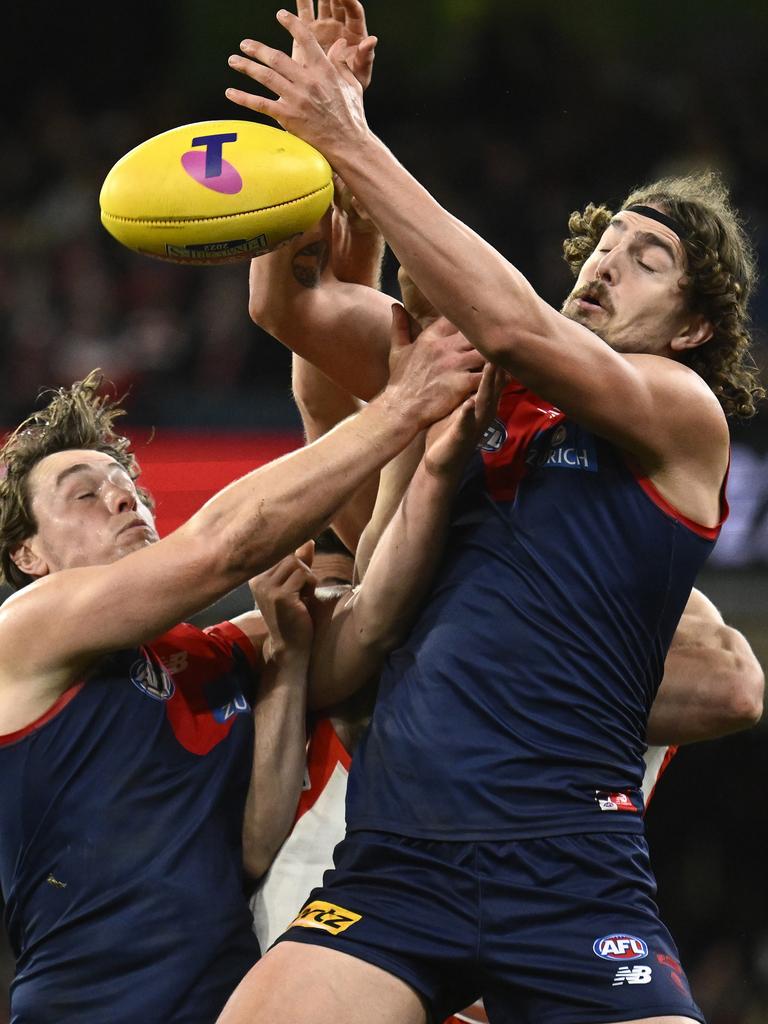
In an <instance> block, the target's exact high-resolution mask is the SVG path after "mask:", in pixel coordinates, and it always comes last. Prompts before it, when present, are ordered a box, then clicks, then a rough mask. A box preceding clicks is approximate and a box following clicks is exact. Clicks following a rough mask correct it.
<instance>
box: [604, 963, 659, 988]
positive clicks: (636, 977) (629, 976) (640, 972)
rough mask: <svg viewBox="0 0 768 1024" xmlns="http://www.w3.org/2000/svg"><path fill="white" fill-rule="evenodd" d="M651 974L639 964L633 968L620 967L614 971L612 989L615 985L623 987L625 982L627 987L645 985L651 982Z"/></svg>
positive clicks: (650, 971) (647, 968) (649, 969)
mask: <svg viewBox="0 0 768 1024" xmlns="http://www.w3.org/2000/svg"><path fill="white" fill-rule="evenodd" d="M652 973H653V972H652V970H651V968H650V967H643V966H641V965H640V964H637V965H636V966H635V967H620V968H619V969H618V971H616V976H615V978H614V979H613V984H614V987H615V986H616V985H623V984H624V983H625V982H626V984H627V985H647V984H648V983H649V981H650V980H651V974H652Z"/></svg>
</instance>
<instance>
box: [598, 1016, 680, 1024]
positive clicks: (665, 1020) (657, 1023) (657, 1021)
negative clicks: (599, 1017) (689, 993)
mask: <svg viewBox="0 0 768 1024" xmlns="http://www.w3.org/2000/svg"><path fill="white" fill-rule="evenodd" d="M613 1024H699V1022H698V1021H697V1020H694V1019H693V1017H638V1019H637V1020H622V1021H614V1022H613Z"/></svg>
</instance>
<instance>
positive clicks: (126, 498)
mask: <svg viewBox="0 0 768 1024" xmlns="http://www.w3.org/2000/svg"><path fill="white" fill-rule="evenodd" d="M106 500H107V506H108V508H109V510H110V512H112V513H119V512H131V511H133V509H135V508H136V495H135V494H134V493H133V491H131V490H129V489H128V488H126V487H119V486H117V485H113V486H112V487H111V488H110V489H109V491H108V492H107V495H106Z"/></svg>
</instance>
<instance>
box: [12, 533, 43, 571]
mask: <svg viewBox="0 0 768 1024" xmlns="http://www.w3.org/2000/svg"><path fill="white" fill-rule="evenodd" d="M36 547H37V545H36V544H35V543H34V538H33V537H29V538H27V540H25V541H22V542H21V544H19V546H18V547H17V548H15V549H14V550H13V551H12V552H11V561H12V562H13V564H14V565H15V566H16V568H17V569H20V570H21V572H23V573H25V574H26V575H27V576H34V577H35V578H36V579H40V578H41V577H43V576H47V575H48V574H49V572H50V571H51V569H50V566H49V565H48V563H47V561H46V560H45V559H44V558H43V557H42V555H41V554H40V553H39V552H38V551H37V550H36Z"/></svg>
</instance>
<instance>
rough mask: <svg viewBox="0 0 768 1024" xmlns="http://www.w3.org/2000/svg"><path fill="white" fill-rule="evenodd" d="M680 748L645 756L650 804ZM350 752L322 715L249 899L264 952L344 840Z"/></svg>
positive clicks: (475, 1016)
mask: <svg viewBox="0 0 768 1024" xmlns="http://www.w3.org/2000/svg"><path fill="white" fill-rule="evenodd" d="M676 751H677V748H676V747H649V748H648V750H647V751H646V754H645V775H644V777H643V784H642V790H643V797H644V798H645V806H646V807H647V806H648V804H649V802H650V800H651V797H652V796H653V791H654V789H655V788H656V784H657V782H658V781H659V779H660V778H661V775H662V773H663V772H664V770H665V769H666V767H667V765H668V764H669V762H670V761H671V760H672V757H673V756H674V755H675V753H676ZM350 763H351V758H350V755H349V754H348V753H347V751H346V750H345V749H344V747H343V746H342V743H341V740H340V739H339V737H338V736H337V735H336V732H335V730H334V728H333V725H332V724H331V721H330V719H328V718H321V719H320V720H319V721H318V722H317V724H316V725H315V727H314V729H313V730H312V735H311V737H310V740H309V745H308V747H307V767H306V771H305V773H304V788H303V791H302V794H301V798H300V799H299V806H298V809H297V812H296V822H295V824H294V826H293V830H292V831H291V833H290V835H289V836H288V838H287V839H286V840H285V842H284V843H283V845H282V846H281V847H280V850H279V852H278V854H277V856H276V857H275V859H274V861H273V862H272V866H271V867H270V869H269V871H268V872H267V873H266V875H265V876H264V879H263V881H262V883H261V885H260V886H259V888H258V889H257V890H256V892H255V893H254V894H253V896H252V897H251V910H252V912H253V930H254V931H255V932H256V935H257V936H258V939H259V945H260V946H261V949H262V952H264V951H265V950H267V949H268V948H269V947H270V946H271V945H272V943H273V942H274V941H275V939H276V938H277V937H278V936H279V935H281V934H282V933H283V932H284V931H285V929H286V928H287V927H288V925H289V924H290V923H291V921H293V920H294V918H295V917H296V916H297V914H298V912H299V910H301V908H302V907H303V906H304V904H305V903H306V901H307V896H308V895H309V893H310V891H311V890H312V889H313V888H315V886H318V885H320V884H321V882H322V879H323V874H324V873H325V872H326V871H327V870H328V869H329V868H331V867H333V851H334V849H335V847H336V845H337V844H338V843H340V842H341V840H342V839H343V838H344V833H345V821H344V808H345V803H346V795H347V778H348V775H349V766H350ZM487 1020H488V1018H487V1016H486V1014H485V1010H484V1009H483V1006H482V1003H481V1002H478V1003H475V1004H474V1005H473V1006H471V1007H469V1008H468V1009H467V1010H463V1011H462V1012H461V1013H459V1014H456V1016H455V1017H451V1018H450V1019H449V1021H448V1022H446V1024H455V1022H459V1021H460V1022H462V1024H464V1022H466V1024H483V1022H485V1021H487Z"/></svg>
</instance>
